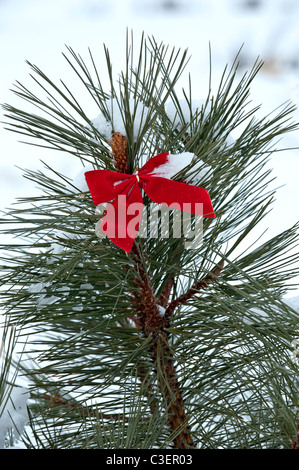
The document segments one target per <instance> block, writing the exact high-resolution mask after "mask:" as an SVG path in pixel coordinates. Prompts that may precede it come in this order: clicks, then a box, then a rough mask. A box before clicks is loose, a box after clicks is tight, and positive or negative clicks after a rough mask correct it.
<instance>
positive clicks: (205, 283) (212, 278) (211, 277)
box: [165, 260, 224, 318]
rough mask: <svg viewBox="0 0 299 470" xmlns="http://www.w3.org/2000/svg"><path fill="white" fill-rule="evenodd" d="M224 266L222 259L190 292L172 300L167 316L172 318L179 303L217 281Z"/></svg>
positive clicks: (185, 301) (186, 300)
mask: <svg viewBox="0 0 299 470" xmlns="http://www.w3.org/2000/svg"><path fill="white" fill-rule="evenodd" d="M223 266H224V261H223V260H222V261H220V263H219V264H218V266H217V267H216V268H215V269H214V271H213V272H212V273H211V274H208V275H207V276H205V277H204V278H203V279H201V280H200V281H198V282H197V283H196V284H194V285H193V286H192V287H190V289H189V290H188V292H185V293H184V294H182V295H180V296H179V297H178V298H177V299H175V300H173V301H172V302H170V304H169V305H168V307H167V308H166V311H165V318H170V317H171V315H172V314H173V312H174V311H175V309H176V308H177V307H178V306H179V305H181V304H186V303H187V302H188V300H190V299H192V297H194V296H195V295H196V294H198V292H199V291H200V290H201V289H206V288H207V287H208V285H209V284H211V283H212V282H216V281H217V277H218V276H220V273H221V271H222V269H223Z"/></svg>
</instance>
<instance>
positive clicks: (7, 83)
mask: <svg viewBox="0 0 299 470" xmlns="http://www.w3.org/2000/svg"><path fill="white" fill-rule="evenodd" d="M298 24H299V1H298V0H51V1H50V0H48V1H47V0H0V102H1V103H9V104H15V105H16V106H21V107H23V106H25V103H22V102H20V101H19V100H17V99H16V97H15V96H14V95H13V94H12V93H11V91H10V88H11V87H12V84H13V83H14V82H15V81H16V80H19V81H20V82H21V83H24V84H28V85H30V89H32V88H33V82H32V80H30V79H29V67H28V65H27V64H25V60H29V61H30V62H32V63H33V64H36V65H37V66H38V67H40V68H41V69H42V70H43V71H44V72H45V73H46V74H47V75H49V76H50V77H51V78H52V79H53V80H54V81H58V80H59V79H60V78H63V80H64V81H65V82H66V83H67V84H70V85H71V89H72V91H75V90H76V85H77V84H76V83H75V81H74V75H73V73H72V72H71V70H70V67H69V66H68V65H67V64H66V61H65V60H64V59H63V57H62V54H61V52H66V49H65V45H69V46H71V47H72V48H73V49H74V51H75V52H77V53H80V54H81V55H82V56H83V58H84V57H87V55H88V47H90V48H91V50H92V52H93V55H94V56H95V57H96V60H97V63H98V64H100V63H101V61H102V62H103V66H104V67H105V58H104V53H103V43H105V44H106V45H107V46H108V48H109V50H110V55H111V57H112V62H113V66H114V70H115V71H120V70H121V69H122V64H123V57H124V50H125V49H124V48H125V44H124V43H125V34H126V28H129V29H133V30H134V35H135V39H136V40H137V41H138V40H139V37H140V34H141V33H142V32H143V31H144V32H145V34H146V35H153V36H155V38H156V40H157V42H158V43H159V42H160V41H164V42H165V43H167V44H169V45H170V46H176V47H181V48H182V49H185V48H188V49H189V53H190V55H191V56H192V58H191V61H190V63H189V65H188V67H187V71H186V73H185V76H184V79H183V80H182V81H181V86H185V87H186V88H187V87H188V72H190V73H191V77H192V89H193V97H194V98H205V97H206V93H207V90H208V78H209V52H208V48H209V42H210V43H211V48H212V73H213V83H214V86H215V87H217V83H218V79H219V77H220V75H221V73H222V72H223V69H224V67H225V65H226V64H227V63H229V64H231V63H232V61H233V59H234V57H235V55H236V53H237V51H238V50H239V48H240V46H241V45H242V44H244V46H243V49H242V53H241V59H242V61H241V64H242V67H241V71H242V72H244V71H245V70H246V69H250V68H251V66H252V64H253V62H254V60H255V59H256V58H257V56H259V57H260V58H261V59H263V60H264V61H265V66H264V67H263V69H262V71H261V72H260V73H259V75H258V76H257V78H256V79H255V81H254V83H253V86H252V89H251V98H252V101H253V105H259V104H260V103H262V105H263V106H262V111H261V112H262V114H263V115H265V114H267V113H268V112H269V111H272V110H273V109H274V108H275V107H276V106H278V105H280V104H282V103H283V102H285V101H287V100H292V101H293V102H294V104H297V105H298V106H299V28H298ZM86 111H87V114H88V109H87V110H86ZM90 117H91V119H92V118H95V117H96V116H94V115H91V116H90ZM294 118H295V119H297V120H299V111H297V112H296V114H295V115H294ZM3 119H4V118H3V115H2V111H1V118H0V120H1V121H3ZM19 140H20V136H18V135H17V134H14V133H11V132H8V131H6V130H4V128H3V125H1V126H0V142H1V147H0V210H5V208H6V207H8V206H9V205H10V204H11V203H12V202H13V201H14V200H15V199H16V198H18V197H20V196H22V197H23V196H26V195H31V194H32V191H34V189H33V188H32V184H31V183H30V182H29V181H27V180H25V179H23V178H22V172H21V171H20V170H19V169H18V168H16V167H21V168H30V169H37V168H40V167H41V166H42V165H41V163H40V160H41V159H42V160H45V161H47V162H51V165H52V166H53V167H55V168H57V169H58V170H60V171H62V172H63V173H65V174H67V175H69V176H70V177H75V176H76V174H77V173H78V171H79V170H80V167H78V166H77V165H78V164H79V163H78V162H76V161H75V162H73V160H70V159H69V158H68V157H67V156H65V157H64V156H62V155H61V153H59V152H57V153H56V152H52V151H49V150H43V149H39V148H35V147H31V146H26V145H23V144H21V143H19ZM279 145H280V146H281V148H283V147H299V132H297V133H292V134H291V135H289V136H287V137H285V138H284V139H283V140H282V141H281V142H280V144H279ZM51 152H52V153H51ZM271 164H272V167H273V174H274V176H276V177H277V181H276V185H277V186H282V185H283V187H282V188H281V189H280V190H279V191H278V193H277V198H276V199H277V200H276V202H275V205H274V207H273V210H272V213H271V215H270V216H269V217H268V218H267V219H266V221H265V222H264V226H261V228H260V229H259V234H261V233H262V232H263V231H264V229H266V228H267V229H268V231H267V234H266V235H265V237H266V238H269V237H271V236H274V235H275V234H277V233H279V232H280V231H281V230H284V229H286V228H288V227H290V226H291V225H293V224H294V223H295V222H297V220H298V213H299V211H298V198H299V150H298V149H297V150H296V149H295V150H291V151H288V152H283V151H282V152H278V153H277V154H275V155H274V156H273V158H272V161H271ZM0 243H1V240H0ZM290 296H293V300H292V302H293V305H297V307H298V311H299V301H298V299H299V292H293V293H291V294H290ZM297 296H298V297H297ZM2 429H3V427H2ZM0 431H1V422H0Z"/></svg>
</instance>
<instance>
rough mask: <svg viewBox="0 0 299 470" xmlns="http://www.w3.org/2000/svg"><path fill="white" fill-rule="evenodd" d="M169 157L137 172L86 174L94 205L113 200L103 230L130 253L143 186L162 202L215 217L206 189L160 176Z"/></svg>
mask: <svg viewBox="0 0 299 470" xmlns="http://www.w3.org/2000/svg"><path fill="white" fill-rule="evenodd" d="M169 157H171V156H170V155H169V153H168V152H167V153H161V154H159V155H156V156H154V157H152V158H150V159H149V160H148V161H147V162H146V163H145V165H143V167H142V168H141V169H140V170H139V171H138V173H137V174H133V175H132V174H125V173H119V172H116V171H110V170H92V171H87V172H86V173H85V178H86V182H87V184H88V187H89V190H90V193H91V196H92V199H93V202H94V204H95V205H98V204H101V203H104V202H109V201H112V202H111V203H110V204H109V206H108V207H107V208H106V213H105V217H104V218H103V219H102V223H101V230H102V231H103V233H104V234H106V235H107V236H108V238H110V240H111V241H112V242H113V243H115V244H116V245H117V246H119V247H120V248H122V249H123V250H125V251H127V252H130V250H131V248H132V245H133V243H134V240H135V237H136V233H137V231H138V228H139V223H140V220H141V215H142V207H143V198H142V194H141V188H142V189H144V191H145V193H146V194H147V195H148V197H149V198H150V199H151V200H152V201H154V202H156V203H158V204H163V205H165V206H170V207H172V208H175V209H178V208H179V209H180V210H183V211H185V212H189V213H191V214H197V215H202V216H204V217H212V218H213V217H215V214H214V210H213V207H212V203H211V200H210V196H209V193H208V192H207V191H206V190H205V189H204V188H199V187H197V186H193V185H190V184H187V183H180V182H178V181H173V180H171V179H168V178H163V177H161V176H156V175H157V174H158V175H159V171H158V168H159V167H160V166H161V165H164V164H165V163H167V162H168V161H169ZM136 211H137V212H138V213H137V216H136ZM107 226H108V227H107ZM106 227H107V228H106Z"/></svg>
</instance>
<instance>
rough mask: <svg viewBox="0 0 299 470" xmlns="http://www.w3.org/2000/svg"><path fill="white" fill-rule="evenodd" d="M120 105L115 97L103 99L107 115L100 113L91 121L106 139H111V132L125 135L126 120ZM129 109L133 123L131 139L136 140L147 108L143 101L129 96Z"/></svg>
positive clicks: (144, 120) (143, 123) (144, 119)
mask: <svg viewBox="0 0 299 470" xmlns="http://www.w3.org/2000/svg"><path fill="white" fill-rule="evenodd" d="M121 105H122V103H120V102H119V101H118V100H117V99H116V98H113V99H111V100H107V101H105V106H106V109H107V116H105V115H104V114H103V113H101V114H99V115H98V116H97V117H96V118H95V119H93V120H92V121H91V122H92V124H93V126H94V127H95V128H96V129H97V130H98V131H99V133H100V134H102V135H103V136H104V137H105V138H106V139H107V140H110V139H111V135H112V132H119V133H120V134H122V135H124V136H126V135H127V130H126V120H125V115H124V111H123V110H122V109H121V108H120V106H121ZM129 109H130V115H131V119H132V124H133V140H134V141H136V140H137V138H138V135H139V134H140V130H141V129H142V127H143V126H144V125H145V122H146V117H147V114H148V108H147V107H146V106H144V105H143V103H136V101H135V100H134V99H133V98H131V99H130V100H129ZM107 117H108V119H107Z"/></svg>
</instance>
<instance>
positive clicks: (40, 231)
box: [1, 36, 298, 448]
mask: <svg viewBox="0 0 299 470" xmlns="http://www.w3.org/2000/svg"><path fill="white" fill-rule="evenodd" d="M133 44H134V41H133V37H131V38H129V36H128V37H127V47H126V57H125V67H124V71H122V72H121V73H120V74H119V75H118V77H117V79H115V77H114V73H113V70H112V61H111V59H110V55H109V51H108V48H107V47H106V46H105V47H104V53H105V58H106V64H107V73H108V77H109V82H110V88H109V89H108V90H107V89H104V86H102V83H103V78H102V73H103V71H102V69H100V68H98V67H97V65H96V60H95V56H94V54H92V52H91V51H89V63H88V64H87V62H85V61H84V60H83V58H82V57H81V56H79V55H77V54H76V53H75V52H74V51H73V50H72V49H71V48H70V47H68V48H67V53H66V54H64V56H65V58H66V60H67V62H68V63H69V65H70V66H71V68H72V69H73V71H74V74H75V76H76V78H77V79H78V80H79V81H80V82H81V84H82V96H81V95H80V96H77V95H76V96H75V95H74V93H72V91H71V88H70V87H69V86H68V85H67V84H65V83H64V81H62V80H61V81H60V83H59V85H58V84H55V83H54V81H52V79H50V78H49V77H47V76H46V75H45V74H44V73H43V72H42V71H41V70H40V69H39V68H38V67H37V66H35V65H32V64H30V63H29V65H30V68H31V70H32V78H33V80H34V82H35V84H37V85H38V86H39V87H40V95H37V94H33V93H32V92H31V91H30V90H29V89H28V88H26V87H24V86H23V85H22V84H21V83H19V82H17V84H16V87H15V89H14V92H15V94H16V95H17V97H18V98H20V100H24V101H25V102H26V109H21V108H16V107H14V106H11V105H8V104H6V105H4V109H5V113H6V117H7V124H6V126H7V127H8V128H9V129H10V130H12V131H14V132H17V133H18V134H21V135H23V136H25V137H26V139H27V141H28V142H29V143H31V144H32V143H33V144H34V145H39V146H41V147H43V148H46V149H52V150H53V149H55V150H58V151H62V152H68V153H69V154H71V155H72V156H73V158H78V159H80V161H81V162H82V174H83V173H84V172H85V171H86V169H106V170H111V171H119V172H125V173H128V174H131V173H134V171H135V169H136V168H140V167H142V165H143V164H144V163H145V162H146V161H148V160H149V158H150V157H152V156H154V155H157V154H159V153H162V152H170V153H171V154H173V155H182V159H183V158H185V159H186V160H181V161H180V163H181V162H182V161H184V162H186V165H184V164H182V163H181V164H180V165H179V166H178V167H177V169H178V171H177V172H176V171H175V170H174V169H172V173H171V178H172V179H173V180H176V181H180V182H184V181H190V182H192V184H195V185H197V186H201V185H202V184H204V187H205V188H206V189H207V190H208V192H209V194H210V197H211V200H212V202H213V207H214V210H215V214H216V217H215V219H206V218H204V219H203V220H202V228H203V236H202V242H201V243H199V244H198V246H196V248H193V249H190V250H188V249H186V248H185V245H184V239H182V237H181V238H176V237H174V236H173V233H172V232H170V236H169V237H168V238H164V237H163V236H162V232H159V231H157V236H155V237H152V236H150V233H149V234H147V235H146V236H144V237H138V238H137V239H136V241H135V244H134V247H133V249H132V251H131V252H130V253H125V252H124V251H123V250H120V249H119V248H118V247H116V246H115V245H114V244H113V243H111V242H110V240H109V239H107V238H102V239H100V238H99V236H98V235H97V233H96V230H95V227H96V225H97V222H98V220H99V214H97V213H96V211H95V206H94V203H93V201H92V198H91V195H90V193H89V191H88V188H87V187H86V185H85V182H84V179H83V183H82V179H81V177H80V175H79V177H78V179H77V180H75V181H72V180H70V179H69V177H68V176H67V175H63V174H60V173H58V172H57V171H56V170H55V163H53V161H51V164H49V163H45V170H44V172H42V171H32V170H30V169H26V170H25V173H24V176H25V177H26V178H28V179H29V180H31V181H32V184H35V185H36V184H38V185H39V187H40V190H41V192H40V195H38V196H32V197H27V198H24V199H23V200H20V201H19V203H18V204H17V205H15V206H14V207H13V208H11V209H10V210H9V212H8V214H7V215H6V216H5V217H3V219H2V222H3V223H4V222H5V227H6V228H5V229H3V232H5V233H9V234H13V235H14V236H15V237H16V241H15V243H11V244H9V245H7V246H3V247H2V249H3V256H2V266H1V270H2V271H3V273H4V276H3V280H2V285H3V290H2V291H1V296H2V299H3V304H5V310H6V317H7V319H8V320H9V324H10V325H14V326H15V327H16V328H17V330H18V331H20V334H21V336H24V337H26V338H27V335H28V340H27V350H28V354H29V353H30V356H29V359H28V361H23V362H22V364H21V365H20V367H21V371H22V373H24V374H25V376H26V377H27V379H28V383H29V385H28V387H29V389H30V392H31V405H30V407H29V410H30V430H31V434H28V435H27V436H25V442H26V444H27V445H28V447H34V448H39V447H41V448H43V447H46V448H57V447H58V448H168V447H169V446H170V445H174V447H176V448H191V447H192V448H193V447H198V448H261V447H262V448H273V447H274V448H288V447H290V446H291V443H292V442H294V439H295V437H296V429H297V428H296V416H297V410H298V370H297V369H298V366H297V365H296V364H295V362H294V360H293V356H292V341H293V340H294V338H296V336H298V314H297V313H296V312H295V311H294V310H292V309H291V308H290V307H289V306H287V305H286V304H285V303H284V302H283V300H282V297H283V295H284V294H285V292H286V291H288V290H289V289H290V288H291V286H292V284H291V283H292V282H293V281H292V280H293V279H294V278H295V277H296V275H297V274H298V270H297V268H296V265H297V263H298V226H297V225H296V226H294V227H291V228H290V229H288V230H286V231H284V232H283V233H281V234H279V235H277V236H275V237H274V238H272V239H270V240H267V241H266V242H264V243H263V244H259V241H258V240H257V241H256V243H255V244H254V246H249V247H248V246H247V239H248V236H249V235H250V234H251V233H252V231H253V229H254V228H255V227H256V226H257V225H258V223H259V222H260V221H261V220H262V219H264V217H266V216H267V213H268V211H269V210H270V209H271V205H272V204H273V199H274V195H275V189H273V188H272V184H273V178H272V176H271V172H270V171H269V170H268V168H267V164H268V162H269V159H270V158H271V155H272V153H273V152H275V151H276V150H275V142H276V139H277V138H280V137H281V136H283V135H284V134H285V133H287V132H292V131H295V130H297V129H298V125H297V123H294V122H293V120H292V112H293V110H294V108H293V106H292V105H291V104H284V105H282V107H281V108H280V109H278V110H276V111H274V112H273V113H272V114H271V115H269V116H266V117H264V118H262V119H258V118H257V117H256V111H257V109H258V107H254V108H250V101H249V98H250V85H251V83H252V80H254V78H255V76H256V74H257V73H258V71H259V69H260V67H261V66H262V64H261V63H260V62H256V63H255V64H254V66H253V68H252V70H251V71H250V72H247V73H245V74H244V75H243V76H241V77H240V76H239V75H238V63H237V58H236V60H235V62H234V63H233V64H232V66H231V67H230V68H229V67H227V68H225V70H224V73H223V76H222V78H221V80H220V83H219V86H218V89H217V91H216V93H213V91H212V89H211V87H209V91H208V94H207V97H206V98H205V99H204V100H203V101H201V102H197V101H196V100H194V99H193V96H192V86H191V79H190V82H189V89H188V90H187V91H186V90H184V92H183V98H182V99H181V98H179V97H178V92H177V85H178V80H179V78H180V76H181V74H182V73H183V72H184V71H185V67H186V64H187V62H188V55H187V51H181V50H176V49H170V48H169V47H168V46H165V45H164V44H163V43H161V44H158V43H157V42H156V41H155V39H154V38H145V37H144V36H142V38H141V41H140V45H139V50H138V51H137V54H136V51H135V46H134V47H133ZM211 61H212V59H211ZM209 83H211V77H209ZM83 91H84V93H85V95H83ZM87 98H89V99H90V100H91V102H93V103H94V105H95V107H96V109H97V113H98V116H97V117H96V115H95V116H92V117H90V116H89V115H87V114H86V112H85V111H84V109H85V104H86V103H87V101H86V100H87ZM240 128H241V131H239V133H238V137H237V138H236V139H235V140H233V139H231V133H232V131H234V132H236V131H237V130H238V129H240ZM45 155H46V150H45ZM190 156H191V157H190ZM168 170H169V168H168ZM81 176H82V175H81ZM144 204H145V207H149V205H150V201H149V200H148V199H147V198H144ZM151 221H152V223H154V224H157V226H158V225H159V223H160V225H161V221H162V218H158V219H156V218H155V216H154V214H150V220H149V223H150V222H151ZM193 222H194V221H193ZM190 223H191V224H192V221H191V222H190Z"/></svg>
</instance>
